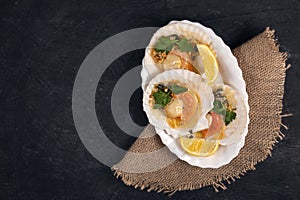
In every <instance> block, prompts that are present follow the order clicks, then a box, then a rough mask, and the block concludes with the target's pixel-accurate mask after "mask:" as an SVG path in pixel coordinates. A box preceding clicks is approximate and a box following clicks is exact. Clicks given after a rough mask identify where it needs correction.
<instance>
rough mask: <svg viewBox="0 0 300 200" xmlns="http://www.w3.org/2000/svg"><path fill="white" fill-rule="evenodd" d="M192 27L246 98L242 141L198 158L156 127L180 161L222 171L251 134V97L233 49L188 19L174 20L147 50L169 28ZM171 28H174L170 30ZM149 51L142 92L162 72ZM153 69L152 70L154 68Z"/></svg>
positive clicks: (228, 80)
mask: <svg viewBox="0 0 300 200" xmlns="http://www.w3.org/2000/svg"><path fill="white" fill-rule="evenodd" d="M176 24H177V25H178V24H180V25H179V27H182V26H181V25H183V27H189V28H191V29H192V31H194V32H196V33H197V35H198V36H199V38H201V39H202V42H203V43H205V44H207V45H209V46H210V47H211V48H212V49H213V50H214V52H215V54H216V56H217V61H218V63H219V70H220V73H221V75H222V78H223V81H224V84H226V85H229V86H231V87H232V88H234V89H235V90H237V91H238V92H239V93H240V95H241V96H242V98H243V101H244V103H245V106H246V111H247V113H246V120H245V125H244V127H245V128H244V130H243V131H242V133H239V135H240V138H239V139H238V140H237V142H235V143H233V144H230V145H227V146H220V148H219V149H218V150H217V152H216V153H215V154H213V155H212V156H209V157H204V158H201V157H195V156H192V155H190V154H188V153H186V152H185V151H184V150H183V149H182V148H181V147H180V144H179V141H178V139H175V138H173V137H172V136H170V135H168V134H166V132H165V131H164V130H161V129H159V128H155V129H156V132H157V134H158V135H159V136H160V138H161V140H162V142H163V143H164V144H165V145H166V146H167V147H168V148H169V149H170V151H171V152H173V153H174V154H175V155H177V157H178V158H179V159H181V160H184V161H186V162H187V163H189V164H191V165H193V166H198V167H202V168H219V167H221V166H223V165H226V164H228V163H229V162H230V161H231V160H232V159H233V158H235V157H236V156H237V155H238V153H239V151H240V149H241V148H242V147H243V146H244V143H245V137H246V135H247V133H248V124H249V104H248V94H247V92H246V84H245V81H244V79H243V76H242V71H241V69H240V68H239V66H238V62H237V60H236V58H235V57H234V56H233V54H232V52H231V50H230V48H229V47H228V46H227V45H225V43H224V42H223V40H222V39H221V38H220V37H219V36H217V35H216V34H215V33H214V32H213V31H212V29H210V28H207V27H205V26H203V25H201V24H199V23H195V22H190V21H187V20H183V21H171V22H170V23H169V24H168V25H166V26H165V27H163V28H161V29H159V30H158V31H157V32H156V33H155V34H154V35H153V37H152V39H151V41H150V43H149V45H148V47H153V44H155V42H156V40H157V38H158V37H160V36H163V35H165V36H168V35H170V34H168V33H169V31H168V26H170V27H174V26H177V25H176ZM171 29H172V28H171ZM154 65H155V63H154V62H153V60H152V58H151V56H150V54H149V49H148V48H146V51H145V57H144V59H143V69H142V71H141V77H142V89H143V90H144V91H145V89H146V87H147V84H148V83H149V82H150V80H151V79H152V78H153V77H155V76H156V75H157V74H159V73H161V72H162V70H159V67H158V68H157V67H155V66H154ZM151 66H152V67H151Z"/></svg>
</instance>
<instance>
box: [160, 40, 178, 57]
mask: <svg viewBox="0 0 300 200" xmlns="http://www.w3.org/2000/svg"><path fill="white" fill-rule="evenodd" d="M176 42H178V40H171V39H170V37H161V38H159V39H158V42H157V43H156V45H155V51H157V52H164V51H166V52H167V53H169V52H170V51H171V50H172V48H173V46H174V44H175V43H176Z"/></svg>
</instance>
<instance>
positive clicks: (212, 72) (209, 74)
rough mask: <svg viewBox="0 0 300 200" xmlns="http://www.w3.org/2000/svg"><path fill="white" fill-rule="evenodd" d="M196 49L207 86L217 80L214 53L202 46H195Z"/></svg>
mask: <svg viewBox="0 0 300 200" xmlns="http://www.w3.org/2000/svg"><path fill="white" fill-rule="evenodd" d="M197 49H198V52H199V54H200V58H201V61H202V64H203V66H204V73H205V76H206V80H207V83H208V84H212V83H214V82H215V80H216V79H217V76H218V73H219V67H218V62H217V60H216V57H215V55H214V53H213V52H212V51H211V50H210V48H209V47H208V46H206V45H204V44H197Z"/></svg>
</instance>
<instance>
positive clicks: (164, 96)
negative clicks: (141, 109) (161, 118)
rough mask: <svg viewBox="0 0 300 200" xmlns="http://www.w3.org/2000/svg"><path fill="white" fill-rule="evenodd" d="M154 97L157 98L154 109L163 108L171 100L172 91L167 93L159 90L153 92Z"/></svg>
mask: <svg viewBox="0 0 300 200" xmlns="http://www.w3.org/2000/svg"><path fill="white" fill-rule="evenodd" d="M153 97H154V99H155V105H154V107H153V108H154V109H158V108H163V107H165V106H166V105H167V104H168V103H169V102H170V101H171V98H172V97H171V91H170V90H169V91H168V92H167V93H165V92H163V91H161V90H158V91H157V92H154V93H153Z"/></svg>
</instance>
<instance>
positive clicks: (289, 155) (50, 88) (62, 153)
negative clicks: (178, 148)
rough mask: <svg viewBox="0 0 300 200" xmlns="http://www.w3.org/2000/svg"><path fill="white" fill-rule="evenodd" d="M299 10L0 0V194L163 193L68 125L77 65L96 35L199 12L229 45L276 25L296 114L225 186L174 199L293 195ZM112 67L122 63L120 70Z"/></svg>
mask: <svg viewBox="0 0 300 200" xmlns="http://www.w3.org/2000/svg"><path fill="white" fill-rule="evenodd" d="M221 2H222V3H221ZM299 12H300V2H299V1H252V2H248V1H235V2H234V1H220V2H218V1H207V2H206V1H196V0H195V1H189V2H186V1H144V2H143V3H141V2H140V1H127V2H126V3H125V2H117V1H104V2H101V1H88V2H86V1H68V2H67V1H47V2H46V1H28V0H27V1H25V0H20V1H6V2H5V1H1V2H0V17H1V21H0V77H1V78H0V86H1V87H0V96H1V99H0V101H1V104H0V119H1V124H0V133H1V135H0V149H1V151H0V199H142V198H143V199H169V197H167V196H166V195H164V194H157V193H155V192H150V193H147V192H146V191H139V190H136V189H134V188H132V187H127V186H125V185H124V184H123V183H122V182H121V181H120V180H117V179H115V178H114V177H113V175H112V173H111V171H110V169H109V168H108V167H106V166H104V165H102V164H101V163H100V162H98V161H97V160H96V159H94V158H93V157H92V156H91V155H90V154H89V153H88V152H87V150H86V149H85V147H84V146H83V145H82V143H81V141H80V139H79V137H78V136H77V133H76V130H75V127H74V123H73V118H72V110H71V96H72V87H73V83H74V80H75V76H76V73H77V70H78V69H79V67H80V65H81V63H82V61H83V60H84V58H85V57H86V55H87V54H88V53H89V52H90V51H91V50H92V49H93V48H94V47H95V46H97V45H98V44H99V43H100V42H101V41H103V40H104V39H106V38H108V37H109V36H112V35H114V34H116V33H119V32H121V31H124V30H128V29H131V28H136V27H145V26H162V25H164V24H166V23H168V22H169V21H170V20H172V19H190V20H192V21H200V22H202V23H203V24H204V25H207V26H209V27H212V28H213V29H214V30H215V32H216V33H217V34H218V35H220V36H221V37H222V38H223V39H224V41H225V42H226V43H227V44H228V45H229V46H230V47H232V48H234V47H236V46H237V45H239V44H242V43H243V42H245V41H246V40H248V39H250V38H251V37H253V36H255V35H256V34H258V33H260V32H262V31H263V30H264V28H265V27H266V26H271V27H272V28H274V29H276V35H277V36H278V37H279V42H280V44H281V49H282V50H283V51H288V52H289V53H290V57H289V63H291V64H292V68H290V69H289V70H288V71H287V78H286V87H285V96H284V113H293V114H294V115H293V117H289V118H285V119H284V120H283V121H284V123H285V124H286V125H287V126H289V130H288V131H285V130H283V132H284V133H285V134H286V137H285V139H284V140H283V141H282V142H280V143H279V144H277V145H276V146H275V148H274V151H273V156H272V157H270V158H268V159H267V160H265V161H264V162H263V163H260V164H258V165H257V169H256V171H251V172H249V173H247V174H246V175H245V176H243V177H242V179H239V180H237V181H236V182H234V183H233V184H231V185H229V189H228V190H226V191H221V192H219V193H215V192H214V190H213V189H212V188H211V187H207V188H204V189H200V190H196V191H185V192H178V193H176V194H175V195H174V196H172V197H171V198H174V199H206V198H209V199H300V192H299V185H300V177H299V176H300V136H299V128H300V125H299V114H300V81H299V77H300V46H299V40H300V28H299V27H300V18H299ZM142 57H143V52H142V51H135V52H132V53H129V54H126V55H124V56H122V57H121V58H120V59H118V61H116V62H115V63H113V64H112V65H111V66H110V67H109V69H108V70H107V71H106V76H105V77H103V79H101V81H100V83H99V84H100V85H101V84H102V88H104V90H106V91H110V90H111V89H112V86H111V84H110V83H115V82H116V81H117V80H118V79H119V78H120V76H121V75H122V72H121V71H122V70H123V73H124V72H126V71H127V70H129V69H130V68H131V67H132V66H134V65H136V64H138V63H140V62H141V59H142ZM116 66H117V67H119V69H121V70H120V71H119V70H118V71H117V73H116V70H114V68H115V67H116ZM102 92H103V91H102ZM103 95H104V96H102V95H100V94H99V93H97V96H96V105H97V113H99V112H102V110H101V109H103V107H101V102H102V101H103V103H105V101H104V100H103V98H104V97H105V92H103ZM140 100H141V91H139V90H137V91H136V92H135V93H134V95H133V97H132V98H131V101H130V102H131V107H130V110H131V112H132V113H131V115H132V117H133V118H134V120H135V121H136V122H137V123H138V124H145V123H146V122H145V118H144V116H143V113H142V111H141V107H135V106H133V105H135V104H136V103H138V102H140ZM106 103H107V101H106ZM103 123H105V125H106V126H108V130H110V129H111V130H114V132H113V134H112V133H109V134H111V136H110V139H111V140H112V141H113V142H114V143H115V144H117V145H118V146H120V147H123V148H125V149H127V148H128V147H129V146H130V144H131V143H132V142H133V141H134V138H133V137H129V136H126V135H124V134H123V133H122V132H120V131H118V130H117V128H116V127H115V124H113V123H110V120H109V117H108V120H107V121H104V122H103ZM109 124H111V125H109ZM106 134H108V133H106Z"/></svg>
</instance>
